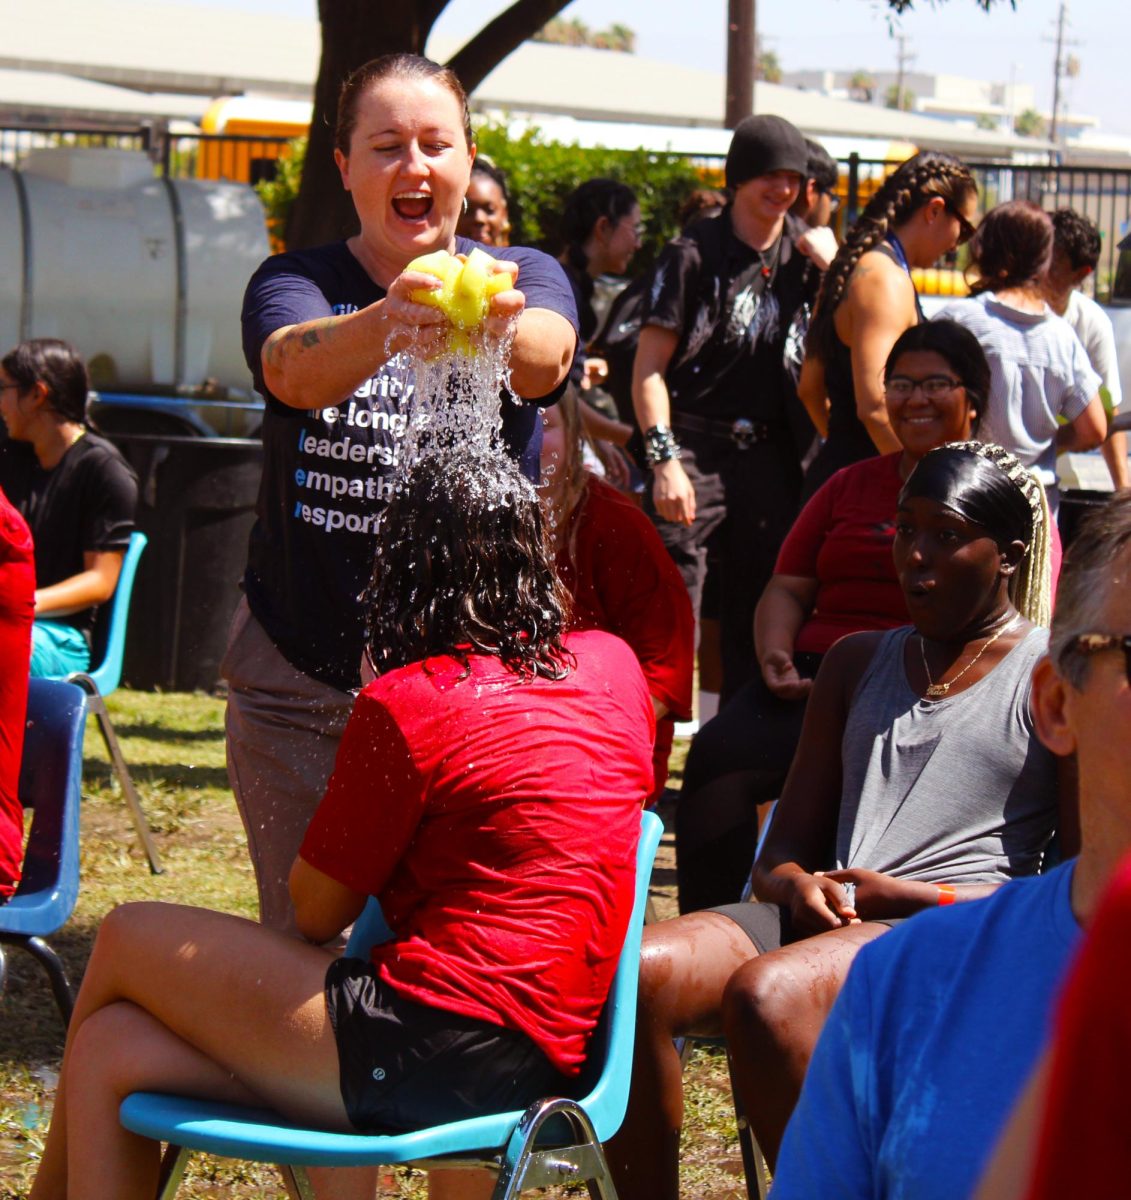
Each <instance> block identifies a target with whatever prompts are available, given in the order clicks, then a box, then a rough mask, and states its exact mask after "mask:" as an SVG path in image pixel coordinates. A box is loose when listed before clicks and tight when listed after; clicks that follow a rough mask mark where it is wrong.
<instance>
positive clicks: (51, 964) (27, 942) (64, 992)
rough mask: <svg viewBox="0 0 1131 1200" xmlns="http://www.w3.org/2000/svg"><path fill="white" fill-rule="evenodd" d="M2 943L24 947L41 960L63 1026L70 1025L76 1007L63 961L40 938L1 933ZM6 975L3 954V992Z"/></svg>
mask: <svg viewBox="0 0 1131 1200" xmlns="http://www.w3.org/2000/svg"><path fill="white" fill-rule="evenodd" d="M0 942H2V943H6V944H7V945H9V946H22V947H23V949H25V950H26V951H27V952H28V953H29V954H30V955H31V956H32V957H33V958H35V959H38V960H39V963H40V965H41V966H42V967H43V969H44V970H45V971H46V972H47V978H48V979H49V980H50V981H51V991H52V993H53V994H54V996H55V1003H56V1005H57V1006H58V1008H59V1015H60V1016H61V1017H62V1018H63V1025H64V1027H66V1026H67V1025H69V1024H70V1023H71V1013H72V1011H73V1010H74V1007H75V997H74V993H73V992H72V990H71V984H70V980H68V979H67V972H66V971H65V970H64V968H63V960H62V959H61V958H60V957H59V956H58V955H57V954H56V953H55V951H54V950H52V949H51V947H50V946H49V945H48V944H47V943H46V942H45V941H44V940H43V939H42V938H39V937H28V935H27V934H23V933H0ZM5 974H6V971H5V967H4V960H3V954H2V953H0V991H3V982H4V975H5Z"/></svg>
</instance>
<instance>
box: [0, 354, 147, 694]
mask: <svg viewBox="0 0 1131 1200" xmlns="http://www.w3.org/2000/svg"><path fill="white" fill-rule="evenodd" d="M89 392H90V380H89V379H88V377H87V370H86V363H85V362H83V359H82V356H81V355H80V354H79V352H78V351H77V350H76V349H75V348H74V347H73V346H72V345H70V343H68V342H64V341H62V340H61V339H59V338H29V339H28V340H27V341H25V342H21V343H20V344H19V345H18V346H15V347H13V348H12V349H11V350H9V351H8V353H7V354H5V355H4V356H3V358H2V359H0V417H2V418H3V422H4V430H5V434H6V437H5V438H3V439H0V488H3V489H4V491H5V492H6V493H7V496H8V499H9V500H10V501H11V502H12V504H13V505H14V506H15V508H16V509H17V510H18V511H19V513H20V514H21V515H22V516H23V517H24V519H25V520H26V521H27V523H28V526H29V527H30V529H31V536H32V539H33V541H34V543H35V624H34V625H33V627H32V653H31V674H32V675H33V676H34V677H37V678H42V677H58V676H64V675H69V674H71V673H72V672H74V671H86V670H87V669H89V667H90V639H91V634H92V633H93V630H94V618H95V615H96V613H97V611H98V606H99V605H101V604H105V603H107V602H108V601H109V600H110V599H111V597H112V596H113V595H114V590H115V588H117V586H118V576H119V574H120V573H121V570H122V561H123V559H124V558H125V553H126V549H127V547H128V546H129V543H130V535H131V534H132V533H133V531H134V516H135V513H136V510H137V499H138V487H137V476H136V475H135V474H134V470H133V468H132V467H131V466H130V465H129V463H127V462H126V460H125V459H124V458H123V457H122V455H121V453H120V452H119V451H118V448H117V447H116V446H115V445H114V444H113V443H112V442H109V441H107V440H106V438H104V437H101V436H99V434H98V431H97V430H96V429H95V428H94V426H93V425H92V424H91V423H90V420H89V418H88V416H87V411H86V410H87V397H88V395H89Z"/></svg>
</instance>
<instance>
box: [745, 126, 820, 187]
mask: <svg viewBox="0 0 1131 1200" xmlns="http://www.w3.org/2000/svg"><path fill="white" fill-rule="evenodd" d="M808 170H809V148H808V147H807V146H806V145H805V139H804V138H803V137H802V136H801V131H800V130H799V129H797V128H796V127H795V126H793V125H791V124H790V123H789V122H788V121H787V120H786V119H785V118H784V117H777V116H772V115H770V116H757V117H743V119H742V120H741V121H739V123H738V125H737V126H736V128H735V131H734V136H733V137H732V138H731V139H730V149H729V150H728V151H727V167H726V180H727V187H728V188H736V187H738V185H739V184H740V183H745V182H746V181H747V180H748V179H753V178H754V176H755V175H768V174H769V173H770V172H771V171H796V172H797V174H798V175H800V176H801V178H802V179H804V178H805V177H806V172H807V171H808Z"/></svg>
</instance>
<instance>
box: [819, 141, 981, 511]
mask: <svg viewBox="0 0 1131 1200" xmlns="http://www.w3.org/2000/svg"><path fill="white" fill-rule="evenodd" d="M977 199H978V189H977V185H976V184H975V182H974V178H973V176H972V175H971V174H970V171H969V170H968V168H967V167H966V166H965V165H964V164H963V163H961V162H959V160H958V159H957V158H953V157H951V156H950V155H949V154H937V153H931V152H926V153H923V154H916V155H915V156H914V157H913V158H909V159H908V160H907V161H906V162H905V163H903V164H902V165H901V166H900V167H899V169H898V170H896V171H895V172H894V173H893V174H892V175H891V176H889V177H888V179H886V180H885V181H884V184H883V186H882V187H881V188H880V189H879V191H877V192H876V194H875V195H874V196H873V197H872V199H871V200H870V201H869V202H868V204H867V206H866V207H865V209H864V211H863V212H862V213H861V214H860V217H859V218H858V219H857V221H856V223H855V224H854V225H853V226H852V228H851V229H850V230H849V232H848V236H847V238H845V242H844V245H843V246H842V247H841V248H840V252H839V253H838V254H837V256H836V258H835V259H834V260H833V263H832V266H830V267H829V269H828V271H827V272H826V274H825V279H824V283H823V285H822V287H821V294H820V296H819V298H818V300H817V308H816V312H815V313H814V315H813V322H812V325H811V326H810V329H809V339H808V346H807V350H808V354H807V357H806V360H805V365H804V367H803V368H802V372H801V382H800V385H799V394H800V396H801V399H802V401H803V403H804V404H805V407H806V409H807V411H808V413H809V415H810V417H811V418H812V420H813V423H814V425H816V427H817V431H818V432H819V433H820V434H821V435H822V436H823V437H824V438H825V439H826V440H825V444H824V445H823V446H822V447H821V449H820V451H819V452H818V454H817V457H816V458H815V459H814V460H813V462H812V464H811V465H810V467H809V471H808V472H807V474H806V476H805V489H804V497H803V499H807V498H808V497H809V496H811V495H812V494H813V493H814V492H815V491H816V490H817V488H819V487H820V486H821V484H822V483H824V482H825V480H826V479H828V478H829V477H830V476H831V475H833V474H834V472H836V471H838V470H840V468H841V467H845V466H848V464H849V463H853V462H858V461H859V460H860V459H862V458H869V457H871V456H872V455H873V454H876V453H877V452H878V453H880V454H889V453H891V452H893V451H895V450H898V449H899V448H900V445H899V441H898V439H897V438H896V436H895V434H894V433H892V430H891V425H890V424H889V422H888V418H887V410H886V407H885V404H884V385H883V370H884V362H885V361H886V360H887V357H888V354H889V353H890V352H891V348H892V346H893V345H894V344H895V340H896V338H898V337H899V335H900V334H901V333H902V332H903V331H904V330H905V329H907V328H909V327H910V326H912V325H916V324H918V323H919V321H921V320H922V319H923V317H922V312H921V311H920V308H919V298H918V296H917V295H916V293H915V286H914V284H913V283H912V282H911V268H912V267H929V266H930V265H931V264H932V263H934V262H936V261H937V260H938V259H939V258H941V257H942V256H943V255H944V254H949V253H950V252H951V251H952V250H953V249H954V248H955V247H956V246H958V245H960V244H961V243H962V242H965V241H967V240H968V239H969V238H970V237H971V236H972V235H973V233H974V224H973V221H974V215H975V206H976V204H977Z"/></svg>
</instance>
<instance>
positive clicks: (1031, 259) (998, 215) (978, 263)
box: [967, 200, 1052, 296]
mask: <svg viewBox="0 0 1131 1200" xmlns="http://www.w3.org/2000/svg"><path fill="white" fill-rule="evenodd" d="M1051 258H1052V219H1051V218H1050V217H1049V215H1048V213H1047V212H1045V210H1044V209H1043V208H1041V207H1040V206H1039V205H1037V204H1034V203H1033V202H1032V201H1031V200H1009V201H1007V202H1006V203H1005V204H999V205H998V206H997V208H992V209H990V211H989V212H988V213H986V215H985V216H984V217H983V218H982V222H981V224H980V225H979V226H978V228H977V230H976V231H975V233H974V236H973V237H972V238H971V239H970V267H969V268H967V269H968V270H970V269H973V271H974V272H976V274H977V279H976V280H975V281H974V282H973V283H972V284H971V285H970V294H971V295H972V296H977V295H978V294H979V293H980V292H996V291H1001V290H1002V289H1004V288H1014V287H1024V286H1025V285H1026V284H1036V283H1038V282H1039V281H1040V280H1041V279H1042V278H1043V277H1044V275H1045V272H1046V271H1047V270H1048V269H1049V260H1050V259H1051Z"/></svg>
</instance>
